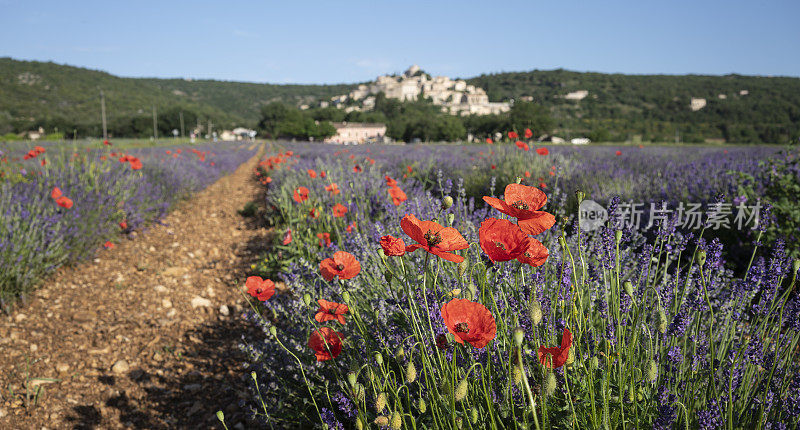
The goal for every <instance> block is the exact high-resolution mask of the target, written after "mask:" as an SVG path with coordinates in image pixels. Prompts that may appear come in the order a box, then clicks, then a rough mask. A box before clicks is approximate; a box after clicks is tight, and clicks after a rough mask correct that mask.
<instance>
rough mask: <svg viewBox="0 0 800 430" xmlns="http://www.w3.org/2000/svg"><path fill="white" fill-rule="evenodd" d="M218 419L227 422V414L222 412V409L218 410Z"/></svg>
mask: <svg viewBox="0 0 800 430" xmlns="http://www.w3.org/2000/svg"><path fill="white" fill-rule="evenodd" d="M217 419H218V420H219V422H221V423H224V422H225V414H224V413H222V411H217Z"/></svg>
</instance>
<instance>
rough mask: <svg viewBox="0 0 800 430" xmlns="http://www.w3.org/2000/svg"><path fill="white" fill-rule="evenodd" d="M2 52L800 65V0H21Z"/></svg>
mask: <svg viewBox="0 0 800 430" xmlns="http://www.w3.org/2000/svg"><path fill="white" fill-rule="evenodd" d="M0 56H9V57H12V58H17V59H27V60H41V61H54V62H57V63H66V64H71V65H76V66H81V67H88V68H92V69H99V70H104V71H108V72H110V73H113V74H115V75H121V76H135V77H139V76H148V77H191V78H205V79H220V80H235V81H252V82H272V83H290V82H291V83H336V82H361V81H366V80H371V79H373V78H374V77H375V76H377V75H379V74H384V73H392V72H401V71H403V70H405V68H407V67H408V66H409V65H410V64H412V63H417V64H419V65H420V66H421V67H422V68H423V69H425V70H426V71H428V72H429V73H431V74H434V75H447V76H451V77H471V76H476V75H479V74H481V73H492V72H499V71H525V70H533V69H554V68H559V67H560V68H565V69H570V70H580V71H600V72H621V73H669V74H684V73H702V74H726V73H740V74H755V75H787V76H800V1H798V0H786V1H783V0H781V1H755V0H751V1H739V0H720V1H710V0H692V1H684V0H668V1H651V0H634V1H629V0H626V1H621V0H620V1H617V0H605V1H581V0H552V1H548V2H543V1H535V0H528V1H507V2H501V1H492V2H488V1H469V0H462V1H427V2H426V1H413V0H405V1H383V0H371V1H318V2H317V1H314V2H303V1H295V0H289V1H234V0H231V1H225V2H222V1H219V2H209V1H201V0H196V1H171V0H161V1H126V2H122V1H113V0H112V1H108V0H106V1H102V2H101V1H35V0H29V1H11V0H0Z"/></svg>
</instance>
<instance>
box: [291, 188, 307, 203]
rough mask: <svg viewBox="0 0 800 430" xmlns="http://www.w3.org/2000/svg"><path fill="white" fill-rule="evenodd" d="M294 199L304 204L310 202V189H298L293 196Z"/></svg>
mask: <svg viewBox="0 0 800 430" xmlns="http://www.w3.org/2000/svg"><path fill="white" fill-rule="evenodd" d="M292 198H293V199H294V201H296V202H297V203H303V202H304V201H306V200H308V188H306V187H297V189H296V190H294V195H292Z"/></svg>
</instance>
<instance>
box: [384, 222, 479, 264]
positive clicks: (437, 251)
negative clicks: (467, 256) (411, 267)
mask: <svg viewBox="0 0 800 430" xmlns="http://www.w3.org/2000/svg"><path fill="white" fill-rule="evenodd" d="M400 228H402V229H403V231H404V232H405V233H406V234H407V235H408V236H409V237H411V239H413V240H415V241H416V242H418V243H416V244H414V245H410V246H407V247H406V252H414V251H416V250H417V249H419V248H422V249H424V250H425V251H428V252H430V253H431V254H433V255H436V256H438V257H441V258H444V259H445V260H447V261H452V262H454V263H460V262H462V261H464V257H462V256H460V255H456V254H453V251H457V250H460V249H467V248H468V247H469V244H468V243H467V241H466V240H464V237H463V236H461V233H459V232H458V230H456V229H454V228H453V227H443V226H441V225H440V224H439V223H436V222H433V221H420V220H418V219H417V217H415V216H414V215H406V216H404V217H403V219H402V220H401V221H400Z"/></svg>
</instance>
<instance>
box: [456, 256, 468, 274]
mask: <svg viewBox="0 0 800 430" xmlns="http://www.w3.org/2000/svg"><path fill="white" fill-rule="evenodd" d="M467 269H469V263H467V259H466V258H465V259H463V260H461V262H460V263H458V277H459V278H462V277H464V274H465V273H467Z"/></svg>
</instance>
